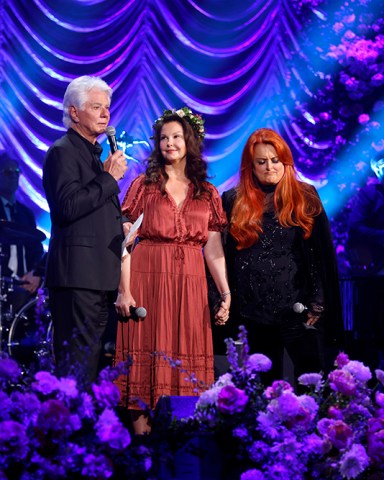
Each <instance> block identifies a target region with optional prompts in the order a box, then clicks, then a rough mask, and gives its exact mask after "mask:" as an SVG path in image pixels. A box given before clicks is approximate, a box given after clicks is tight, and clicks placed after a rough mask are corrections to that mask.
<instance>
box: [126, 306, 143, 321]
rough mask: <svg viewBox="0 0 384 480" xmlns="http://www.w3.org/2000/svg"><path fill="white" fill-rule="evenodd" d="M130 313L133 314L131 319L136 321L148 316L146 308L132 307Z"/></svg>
mask: <svg viewBox="0 0 384 480" xmlns="http://www.w3.org/2000/svg"><path fill="white" fill-rule="evenodd" d="M129 311H130V312H131V318H134V319H138V318H145V317H146V316H147V310H146V309H145V308H144V307H133V306H132V305H131V306H130V307H129Z"/></svg>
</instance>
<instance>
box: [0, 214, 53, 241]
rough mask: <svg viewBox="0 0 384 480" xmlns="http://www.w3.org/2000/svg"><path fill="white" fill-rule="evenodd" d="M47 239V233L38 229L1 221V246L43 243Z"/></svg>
mask: <svg viewBox="0 0 384 480" xmlns="http://www.w3.org/2000/svg"><path fill="white" fill-rule="evenodd" d="M46 238H47V237H46V235H45V233H43V232H42V231H41V230H38V229H37V228H31V227H29V226H26V225H22V224H21V223H16V222H9V221H8V220H2V219H0V244H2V245H15V244H24V243H25V242H28V241H37V242H42V241H43V240H45V239H46Z"/></svg>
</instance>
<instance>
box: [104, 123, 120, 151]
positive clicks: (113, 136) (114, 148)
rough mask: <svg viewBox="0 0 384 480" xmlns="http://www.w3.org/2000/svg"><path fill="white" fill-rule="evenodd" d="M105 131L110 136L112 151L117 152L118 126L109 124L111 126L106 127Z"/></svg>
mask: <svg viewBox="0 0 384 480" xmlns="http://www.w3.org/2000/svg"><path fill="white" fill-rule="evenodd" d="M105 133H106V135H107V138H108V142H109V147H110V149H111V152H112V153H115V152H116V151H117V150H118V148H117V141H116V128H115V127H112V126H109V127H107V128H106V130H105Z"/></svg>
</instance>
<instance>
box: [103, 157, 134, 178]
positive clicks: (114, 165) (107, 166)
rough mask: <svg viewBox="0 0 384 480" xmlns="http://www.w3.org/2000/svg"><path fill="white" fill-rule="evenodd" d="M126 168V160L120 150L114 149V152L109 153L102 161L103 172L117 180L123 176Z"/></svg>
mask: <svg viewBox="0 0 384 480" xmlns="http://www.w3.org/2000/svg"><path fill="white" fill-rule="evenodd" d="M127 169H128V167H127V161H126V159H125V155H124V152H123V151H122V150H116V152H115V153H109V155H108V157H107V159H106V161H105V162H104V171H105V172H108V173H109V174H111V175H112V177H113V178H114V179H115V180H116V181H118V180H121V179H122V178H124V174H125V172H126V171H127Z"/></svg>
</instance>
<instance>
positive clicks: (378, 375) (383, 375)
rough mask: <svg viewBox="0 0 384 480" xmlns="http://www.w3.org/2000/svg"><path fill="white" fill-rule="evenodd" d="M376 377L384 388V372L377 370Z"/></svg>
mask: <svg viewBox="0 0 384 480" xmlns="http://www.w3.org/2000/svg"><path fill="white" fill-rule="evenodd" d="M375 375H376V378H377V380H378V381H379V382H380V383H381V384H382V385H383V386H384V370H380V369H379V368H378V369H377V370H375Z"/></svg>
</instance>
